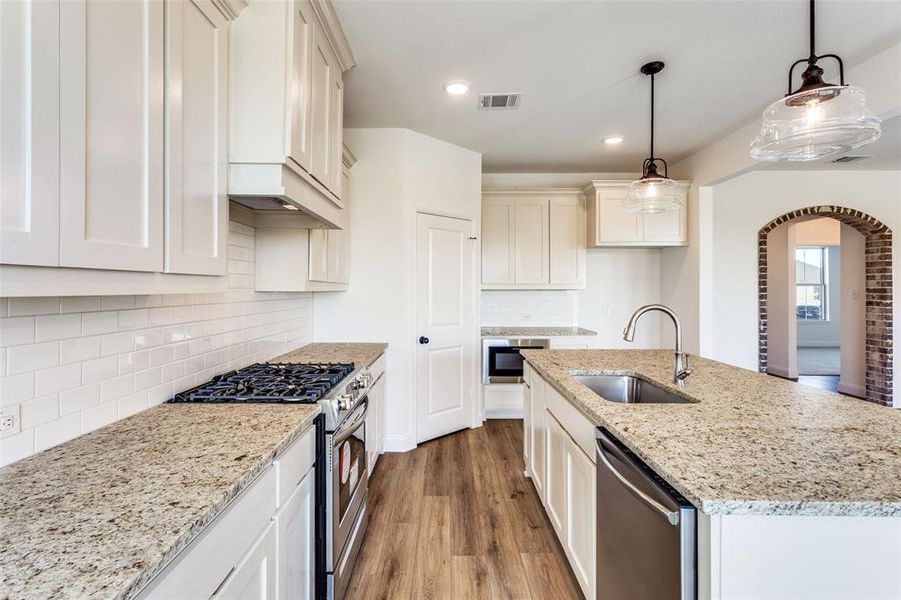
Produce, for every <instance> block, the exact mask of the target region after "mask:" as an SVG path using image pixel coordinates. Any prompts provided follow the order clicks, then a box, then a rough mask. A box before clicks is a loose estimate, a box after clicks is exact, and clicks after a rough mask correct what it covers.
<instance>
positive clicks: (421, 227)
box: [416, 213, 476, 442]
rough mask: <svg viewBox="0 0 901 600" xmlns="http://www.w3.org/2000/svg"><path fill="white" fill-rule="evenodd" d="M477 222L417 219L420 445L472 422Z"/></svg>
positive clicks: (422, 217)
mask: <svg viewBox="0 0 901 600" xmlns="http://www.w3.org/2000/svg"><path fill="white" fill-rule="evenodd" d="M471 228H472V223H471V222H470V221H464V220H462V219H452V218H449V217H438V216H434V215H426V214H422V213H420V214H417V215H416V260H417V267H416V315H417V316H416V322H417V326H418V327H417V332H418V333H417V336H418V337H419V340H418V345H417V348H418V350H417V357H416V360H417V372H416V377H417V384H416V386H417V407H418V409H417V412H418V419H417V425H418V426H417V429H416V431H417V441H418V442H423V441H425V440H429V439H432V438H436V437H439V436H442V435H445V434H447V433H451V432H453V431H458V430H460V429H464V428H466V427H469V426H470V425H472V424H473V421H474V410H473V405H474V401H473V393H472V392H473V389H472V388H473V368H474V364H475V359H476V357H475V354H474V348H475V344H474V339H473V335H474V333H473V332H474V329H473V327H474V316H475V315H474V314H473V312H474V311H473V301H472V260H473V246H472V242H471V241H470V240H469V236H470V231H471Z"/></svg>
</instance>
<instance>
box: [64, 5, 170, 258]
mask: <svg viewBox="0 0 901 600" xmlns="http://www.w3.org/2000/svg"><path fill="white" fill-rule="evenodd" d="M59 34H60V97H61V98H62V99H63V101H62V102H61V103H60V161H59V164H60V265H62V266H65V267H87V268H99V269H123V270H130V271H162V270H163V131H164V129H163V94H164V91H163V2H162V0H133V1H130V2H93V1H86V0H68V1H66V2H61V3H60V27H59Z"/></svg>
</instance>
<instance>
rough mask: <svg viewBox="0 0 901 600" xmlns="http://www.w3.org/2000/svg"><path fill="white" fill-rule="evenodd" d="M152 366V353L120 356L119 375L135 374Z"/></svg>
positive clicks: (144, 351)
mask: <svg viewBox="0 0 901 600" xmlns="http://www.w3.org/2000/svg"><path fill="white" fill-rule="evenodd" d="M149 364H150V351H149V350H141V351H140V352H131V353H129V354H122V355H120V356H119V374H120V375H125V374H126V373H134V372H135V371H140V370H141V369H146V368H147V367H148V366H149Z"/></svg>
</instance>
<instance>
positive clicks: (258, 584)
mask: <svg viewBox="0 0 901 600" xmlns="http://www.w3.org/2000/svg"><path fill="white" fill-rule="evenodd" d="M315 431H316V430H315V427H310V428H309V429H307V430H306V432H304V433H303V434H302V435H301V436H300V438H299V439H298V440H296V441H295V442H294V443H292V444H291V446H289V447H288V448H287V449H286V450H285V451H284V452H282V453H281V454H279V455H278V456H277V457H276V458H275V460H274V461H273V464H271V465H270V466H269V467H267V468H266V470H265V471H263V473H262V474H261V475H259V476H258V477H257V479H256V480H255V481H254V482H253V483H251V484H250V486H248V488H247V489H245V490H244V491H243V492H241V494H240V495H239V496H238V497H237V498H235V499H234V500H232V502H231V503H230V504H229V505H228V506H227V507H226V508H225V510H224V511H223V512H222V513H221V514H219V515H218V516H217V517H216V518H215V519H214V520H213V522H212V523H211V524H210V525H207V526H206V528H204V530H203V531H201V532H200V533H199V534H198V535H197V537H195V538H194V540H192V541H191V543H190V544H189V545H188V546H187V547H186V548H185V549H184V550H182V551H181V552H180V553H179V554H178V555H177V556H176V557H175V558H174V559H173V560H172V561H171V562H170V563H169V564H168V565H167V566H165V567H164V568H163V570H162V571H161V572H160V573H159V574H158V575H157V576H156V577H155V578H154V579H153V580H152V581H151V582H150V583H149V584H148V585H147V586H146V587H145V588H144V589H143V590H142V591H141V592H140V594H139V595H138V597H139V598H141V599H157V598H158V599H161V600H168V599H171V598H217V599H220V598H221V599H226V598H240V599H242V600H244V599H250V600H270V599H273V598H290V599H296V598H300V599H306V598H312V597H313V595H314V590H315V588H314V585H315V582H314V573H315V571H314V569H315V567H314V564H315V563H314V560H315V526H314V522H315V493H314V489H315V486H314V481H315V470H314V468H313V465H314V462H315V460H316V456H315V444H314V438H315V435H316V433H315Z"/></svg>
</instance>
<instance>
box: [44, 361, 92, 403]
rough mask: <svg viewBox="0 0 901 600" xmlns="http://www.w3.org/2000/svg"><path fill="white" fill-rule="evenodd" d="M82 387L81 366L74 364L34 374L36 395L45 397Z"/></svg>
mask: <svg viewBox="0 0 901 600" xmlns="http://www.w3.org/2000/svg"><path fill="white" fill-rule="evenodd" d="M80 385H81V365H80V364H78V363H73V364H71V365H63V366H61V367H53V368H52V369H42V370H40V371H35V374H34V394H35V396H43V395H45V394H55V393H56V392H62V391H63V390H71V389H72V388H77V387H78V386H80Z"/></svg>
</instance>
